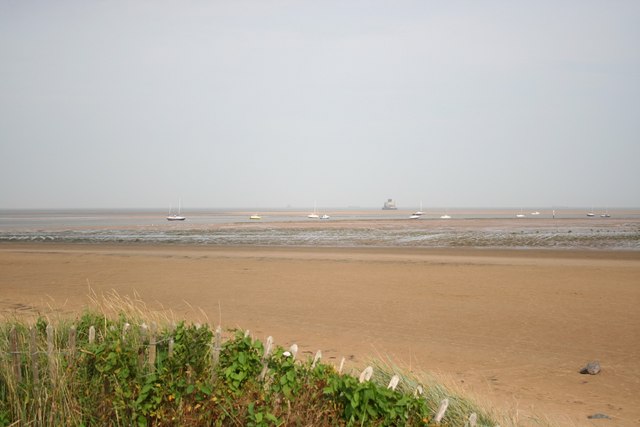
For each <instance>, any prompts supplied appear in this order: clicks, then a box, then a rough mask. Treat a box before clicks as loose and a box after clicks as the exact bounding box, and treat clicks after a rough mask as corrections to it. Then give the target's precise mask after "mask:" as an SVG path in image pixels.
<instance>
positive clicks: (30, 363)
mask: <svg viewBox="0 0 640 427" xmlns="http://www.w3.org/2000/svg"><path fill="white" fill-rule="evenodd" d="M41 326H42V325H41ZM174 329H175V325H172V326H170V327H169V332H170V333H172V332H173V330H174ZM45 330H46V351H42V350H40V349H39V348H40V347H42V346H39V345H38V329H37V328H36V327H34V326H31V327H29V328H28V334H26V335H27V337H25V334H24V333H22V334H21V333H19V332H18V329H17V328H16V327H15V326H13V327H12V328H11V329H10V331H9V333H8V341H9V342H8V350H9V351H8V352H6V353H5V354H6V355H8V356H9V358H10V364H11V373H12V375H13V377H14V378H13V379H14V380H15V382H16V383H23V382H25V381H28V378H25V375H24V374H25V373H26V374H27V375H28V374H30V377H31V378H30V380H31V381H32V383H33V384H34V385H41V382H42V381H43V375H42V374H41V372H43V371H42V370H43V369H45V370H46V372H47V374H48V375H47V376H48V381H50V382H51V383H52V384H54V383H55V381H56V378H57V376H58V375H59V372H58V371H59V365H60V358H61V357H62V358H64V359H66V365H67V366H73V364H74V362H75V359H76V357H77V354H78V352H87V350H86V349H84V348H79V347H78V346H77V341H78V340H77V337H78V331H77V328H76V327H75V326H71V327H69V332H68V337H67V339H66V341H65V340H64V339H61V340H60V342H66V348H58V349H56V337H55V331H54V328H53V326H52V325H51V324H48V325H47V326H46V329H45ZM130 334H131V325H130V324H129V323H125V324H124V325H123V327H122V331H121V333H120V340H121V341H122V342H125V341H126V340H127V339H128V338H129V335H130ZM247 336H249V331H246V332H245V337H247ZM86 337H87V339H86V342H87V343H88V344H89V345H92V344H94V343H95V342H96V328H95V326H90V327H89V328H88V331H87V332H86ZM59 338H60V337H59ZM138 339H139V340H140V342H141V344H140V347H139V349H140V351H139V358H138V365H139V367H141V368H142V367H145V368H146V369H148V371H149V372H154V371H155V369H156V359H157V346H158V345H159V344H161V343H163V344H164V343H166V344H167V357H168V358H171V357H172V356H173V353H174V344H175V341H174V338H173V337H172V336H168V337H165V338H164V340H163V341H159V340H158V330H157V326H156V324H155V323H151V325H146V324H142V325H141V326H140V330H139V337H138ZM165 341H166V342H165ZM222 344H223V342H222V329H221V328H220V327H218V328H216V330H215V333H214V334H213V339H212V342H211V343H209V344H208V345H209V347H210V357H211V360H210V362H211V366H212V367H216V366H217V365H218V363H219V360H220V352H221V350H222ZM272 351H273V338H272V337H271V336H269V337H268V338H267V340H266V342H265V345H264V353H263V355H262V358H261V363H262V371H261V372H260V375H259V380H261V381H263V380H265V378H266V377H267V374H268V372H269V363H268V362H269V358H270V357H271V355H272ZM297 353H298V346H297V344H293V345H291V347H290V348H289V349H288V350H287V351H285V352H283V356H287V357H291V358H292V360H294V363H295V360H296V357H297ZM43 354H44V355H46V357H43ZM321 358H322V352H321V351H320V350H318V351H317V352H316V353H315V356H314V358H313V361H312V362H311V368H312V369H313V368H314V367H315V366H316V365H317V364H318V363H320V361H321ZM43 365H46V366H43ZM344 365H345V358H344V357H343V358H342V359H341V361H340V364H339V367H338V369H337V372H338V373H339V374H340V375H342V373H343V370H344ZM211 371H212V375H215V372H216V370H215V369H212V370H211ZM372 376H373V367H371V366H368V367H367V368H365V369H364V370H363V371H362V372H361V373H360V375H359V378H358V380H359V382H360V383H363V382H366V381H370V380H371V378H372ZM212 380H215V378H212ZM399 383H400V376H398V375H393V376H392V377H391V379H390V381H389V384H388V386H387V388H389V389H392V390H396V388H397V386H398V384H399ZM423 392H424V391H423V388H422V387H421V386H420V385H418V386H417V388H416V389H415V391H414V396H416V397H419V396H420V395H422V394H423ZM448 407H449V399H446V398H445V399H443V400H442V401H441V402H440V405H439V407H438V410H437V411H436V413H435V415H434V417H433V421H434V422H435V423H437V424H439V423H440V422H441V421H442V420H443V418H444V416H445V413H446V411H447V409H448ZM466 425H467V426H469V427H475V426H476V425H477V415H476V414H475V413H472V414H471V415H470V416H469V417H468V419H467V420H466Z"/></svg>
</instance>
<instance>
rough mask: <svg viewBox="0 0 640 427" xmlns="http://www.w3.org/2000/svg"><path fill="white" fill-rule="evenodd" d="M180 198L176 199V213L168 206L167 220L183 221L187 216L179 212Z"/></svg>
mask: <svg viewBox="0 0 640 427" xmlns="http://www.w3.org/2000/svg"><path fill="white" fill-rule="evenodd" d="M181 205H182V200H178V213H177V214H172V213H171V207H169V215H168V216H167V221H184V220H185V219H187V217H184V216H182V215H181V214H180V211H181V208H182V206H181Z"/></svg>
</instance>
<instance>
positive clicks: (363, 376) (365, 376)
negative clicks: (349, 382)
mask: <svg viewBox="0 0 640 427" xmlns="http://www.w3.org/2000/svg"><path fill="white" fill-rule="evenodd" d="M372 375H373V367H371V366H367V367H366V368H364V371H362V372H361V373H360V377H359V378H358V381H360V382H361V383H363V382H365V381H369V380H370V379H371V376H372Z"/></svg>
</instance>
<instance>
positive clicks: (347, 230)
mask: <svg viewBox="0 0 640 427" xmlns="http://www.w3.org/2000/svg"><path fill="white" fill-rule="evenodd" d="M523 212H524V213H523ZM534 212H535V214H534ZM586 212H587V211H586V210H584V209H555V210H551V209H548V210H539V211H538V210H535V211H534V210H529V211H523V210H514V209H448V210H447V211H446V213H447V214H448V215H449V216H450V217H451V218H449V219H442V218H441V216H442V215H443V214H444V211H443V210H435V209H434V210H425V214H424V215H422V216H420V218H418V219H410V218H409V217H410V215H411V213H412V211H410V210H404V211H402V210H398V211H383V210H379V209H332V210H326V211H323V212H318V213H319V214H320V215H322V214H323V213H327V214H328V215H330V218H329V219H326V220H321V219H309V218H307V214H308V213H309V212H306V211H301V210H291V209H283V210H273V209H271V210H267V209H262V210H259V211H246V210H237V209H236V210H231V209H227V210H225V209H219V210H214V209H210V210H207V209H201V210H194V211H191V212H183V214H184V215H185V216H186V217H187V219H186V220H185V221H167V220H166V213H164V212H160V211H157V210H11V211H9V210H4V211H0V242H57V243H148V244H154V243H158V244H196V245H259V246H326V247H360V246H362V247H365V246H366V247H423V248H446V247H482V248H514V249H528V248H541V249H542V248H557V249H600V250H640V209H617V210H608V211H607V212H608V214H609V215H610V217H602V216H601V213H600V212H598V213H597V214H596V215H595V216H594V217H587V216H586ZM254 214H259V215H260V216H261V219H260V220H250V219H249V217H250V216H251V215H254ZM516 214H520V215H524V217H520V218H518V217H516Z"/></svg>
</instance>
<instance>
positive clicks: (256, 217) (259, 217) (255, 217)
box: [249, 214, 262, 220]
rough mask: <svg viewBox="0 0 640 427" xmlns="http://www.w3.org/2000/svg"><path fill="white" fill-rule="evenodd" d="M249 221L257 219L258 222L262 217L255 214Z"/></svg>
mask: <svg viewBox="0 0 640 427" xmlns="http://www.w3.org/2000/svg"><path fill="white" fill-rule="evenodd" d="M249 219H256V220H258V219H262V217H261V216H260V215H258V214H253V215H251V216H250V217H249Z"/></svg>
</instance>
